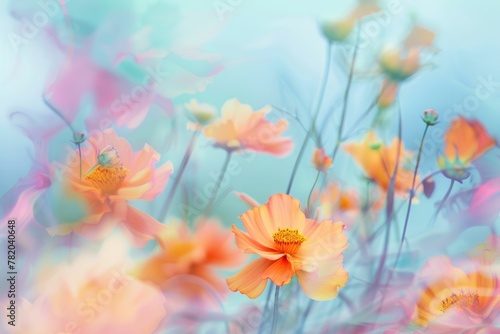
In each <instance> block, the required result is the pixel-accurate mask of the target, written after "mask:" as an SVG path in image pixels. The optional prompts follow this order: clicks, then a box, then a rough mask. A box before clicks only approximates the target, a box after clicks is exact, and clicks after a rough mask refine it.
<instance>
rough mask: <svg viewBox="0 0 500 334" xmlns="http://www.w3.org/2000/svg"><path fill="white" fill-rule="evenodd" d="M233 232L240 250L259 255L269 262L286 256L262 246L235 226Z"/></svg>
mask: <svg viewBox="0 0 500 334" xmlns="http://www.w3.org/2000/svg"><path fill="white" fill-rule="evenodd" d="M231 231H233V233H234V234H235V236H236V244H237V245H238V248H239V249H240V250H242V251H243V252H245V253H255V254H259V255H260V256H262V257H263V258H266V259H268V260H277V259H279V258H280V257H283V256H284V254H283V253H279V252H277V251H276V250H274V249H273V248H269V247H266V246H264V245H262V244H261V243H259V241H258V240H255V239H252V237H251V236H249V235H248V234H247V233H245V232H243V231H240V230H239V229H237V228H236V227H235V226H234V225H233V227H232V228H231Z"/></svg>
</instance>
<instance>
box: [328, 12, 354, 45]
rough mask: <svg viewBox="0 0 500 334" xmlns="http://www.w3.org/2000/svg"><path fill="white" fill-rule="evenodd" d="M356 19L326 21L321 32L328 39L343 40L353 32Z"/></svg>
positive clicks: (330, 40)
mask: <svg viewBox="0 0 500 334" xmlns="http://www.w3.org/2000/svg"><path fill="white" fill-rule="evenodd" d="M353 27H354V21H353V20H352V19H350V18H347V19H345V20H341V21H330V22H325V23H323V24H322V25H321V32H322V33H323V35H324V36H325V37H326V39H327V40H328V41H329V42H330V43H332V42H342V41H344V40H345V39H346V38H347V36H349V34H350V33H351V31H352V29H353Z"/></svg>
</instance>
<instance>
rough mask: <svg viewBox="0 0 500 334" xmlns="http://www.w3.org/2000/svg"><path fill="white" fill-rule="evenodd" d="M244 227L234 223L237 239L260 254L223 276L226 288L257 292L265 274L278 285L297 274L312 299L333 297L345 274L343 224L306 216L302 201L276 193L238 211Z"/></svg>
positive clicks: (244, 248)
mask: <svg viewBox="0 0 500 334" xmlns="http://www.w3.org/2000/svg"><path fill="white" fill-rule="evenodd" d="M240 218H241V220H242V221H243V225H244V226H245V229H246V230H247V231H248V233H245V232H243V231H240V230H239V229H237V228H236V227H235V226H234V225H233V228H232V230H233V232H234V234H235V235H236V244H237V245H238V247H239V248H240V250H242V251H243V252H245V253H254V254H258V255H259V256H261V257H260V258H259V259H257V260H254V261H253V262H251V263H250V264H249V265H247V266H246V267H245V268H243V270H242V271H240V272H239V273H237V274H236V275H234V276H231V277H229V278H228V279H226V281H227V284H228V286H229V289H231V290H232V291H239V292H240V293H242V294H245V295H247V296H248V297H250V298H256V297H258V296H260V294H261V293H262V292H263V291H264V289H265V287H266V284H267V281H268V279H271V281H272V282H273V283H274V284H276V285H278V286H282V285H284V284H288V283H289V282H290V280H291V279H292V277H293V276H295V275H297V278H298V280H299V284H300V286H301V288H302V290H303V291H304V293H305V294H306V295H307V296H308V297H310V298H312V299H315V300H328V299H332V298H335V297H336V296H337V294H338V290H339V288H340V287H343V286H344V285H345V284H346V282H347V279H348V274H347V271H345V270H344V269H343V255H342V252H343V251H344V250H346V249H347V247H348V243H347V237H346V236H345V235H344V234H343V233H342V231H343V229H344V225H343V224H342V223H333V222H332V221H330V220H325V221H322V222H318V221H315V220H313V219H307V218H306V217H305V215H304V213H303V212H302V211H301V210H300V203H299V201H298V200H296V199H294V198H293V197H291V196H289V195H283V194H276V195H272V196H271V197H270V198H269V201H268V202H267V203H266V204H264V205H261V206H259V207H256V208H253V209H251V210H249V211H247V212H245V213H244V214H243V215H241V216H240Z"/></svg>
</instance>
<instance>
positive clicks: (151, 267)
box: [135, 219, 244, 297]
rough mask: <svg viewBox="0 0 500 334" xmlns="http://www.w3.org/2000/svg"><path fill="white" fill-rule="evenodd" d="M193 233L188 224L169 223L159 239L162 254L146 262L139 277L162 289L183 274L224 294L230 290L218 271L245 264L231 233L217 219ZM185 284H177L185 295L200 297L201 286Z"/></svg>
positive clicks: (202, 224) (207, 222) (139, 267)
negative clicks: (172, 279) (234, 244)
mask: <svg viewBox="0 0 500 334" xmlns="http://www.w3.org/2000/svg"><path fill="white" fill-rule="evenodd" d="M197 226H198V227H197V229H196V231H194V233H193V232H191V231H190V230H189V228H188V227H187V226H186V223H185V222H181V221H178V222H169V224H168V225H167V227H166V229H165V230H164V231H163V233H162V234H160V235H158V236H157V239H158V243H159V244H160V247H161V251H160V253H158V254H156V255H154V256H152V257H151V258H149V259H147V260H146V261H144V262H143V263H142V264H141V265H139V266H138V267H137V268H136V270H135V276H137V277H138V278H139V279H141V280H143V281H150V282H153V283H155V284H156V285H158V286H159V287H160V288H161V289H162V290H165V289H167V288H168V287H169V286H170V282H169V280H170V279H171V278H174V277H176V276H179V275H192V276H195V277H198V278H200V279H202V280H203V281H205V282H206V283H208V284H209V285H210V286H211V287H212V288H214V289H215V290H216V291H217V292H219V293H220V294H222V293H224V292H226V291H227V288H226V285H225V284H224V281H223V280H222V279H220V278H219V277H218V276H217V275H216V274H215V269H217V268H220V269H222V268H224V269H230V268H233V267H235V266H238V265H241V263H242V262H243V261H244V257H243V255H242V254H241V253H240V252H239V251H238V249H237V248H236V247H234V246H233V244H232V242H231V239H232V238H231V232H230V231H226V230H224V229H223V228H222V227H221V226H220V225H219V223H218V222H217V221H216V220H213V219H212V220H204V221H203V222H201V223H200V224H197ZM192 283H193V282H189V281H185V282H181V284H175V287H176V289H181V290H182V291H183V295H184V296H191V297H192V296H196V295H197V296H200V293H199V292H200V291H201V290H202V289H200V286H196V285H195V284H192Z"/></svg>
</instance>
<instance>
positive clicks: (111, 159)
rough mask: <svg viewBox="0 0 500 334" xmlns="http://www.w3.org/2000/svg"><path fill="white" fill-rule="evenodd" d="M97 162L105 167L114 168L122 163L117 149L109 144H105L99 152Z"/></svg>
mask: <svg viewBox="0 0 500 334" xmlns="http://www.w3.org/2000/svg"><path fill="white" fill-rule="evenodd" d="M97 163H98V164H99V165H101V166H102V167H105V168H112V167H115V168H116V167H121V165H122V162H121V160H120V156H119V155H118V151H117V150H116V149H115V148H114V147H113V146H111V145H108V146H106V147H105V148H103V149H102V150H101V151H100V152H99V156H98V157H97Z"/></svg>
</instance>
